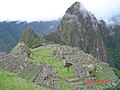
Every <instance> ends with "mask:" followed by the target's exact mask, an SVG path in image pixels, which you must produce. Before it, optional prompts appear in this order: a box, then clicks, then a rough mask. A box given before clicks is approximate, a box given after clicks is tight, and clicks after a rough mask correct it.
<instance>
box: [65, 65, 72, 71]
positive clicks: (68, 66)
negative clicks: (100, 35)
mask: <svg viewBox="0 0 120 90" xmlns="http://www.w3.org/2000/svg"><path fill="white" fill-rule="evenodd" d="M70 66H72V63H65V66H64V67H67V68H68V69H67V70H68V72H69V68H70Z"/></svg>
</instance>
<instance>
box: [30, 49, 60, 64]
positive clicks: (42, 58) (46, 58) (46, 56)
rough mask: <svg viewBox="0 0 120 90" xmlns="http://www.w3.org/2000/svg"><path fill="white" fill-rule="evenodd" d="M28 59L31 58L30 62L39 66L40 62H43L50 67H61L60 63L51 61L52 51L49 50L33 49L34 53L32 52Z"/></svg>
mask: <svg viewBox="0 0 120 90" xmlns="http://www.w3.org/2000/svg"><path fill="white" fill-rule="evenodd" d="M56 56H57V55H56ZM56 56H55V58H56ZM30 57H31V58H32V61H33V62H34V63H35V64H40V62H44V63H46V64H48V65H51V66H62V62H61V61H59V60H52V59H51V57H53V51H51V50H38V49H35V51H33V50H32V53H31V55H30Z"/></svg>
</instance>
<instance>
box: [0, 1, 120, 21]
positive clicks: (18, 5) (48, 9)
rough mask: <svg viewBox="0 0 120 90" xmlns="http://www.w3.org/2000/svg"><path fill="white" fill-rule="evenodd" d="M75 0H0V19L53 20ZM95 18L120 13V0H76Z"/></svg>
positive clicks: (61, 14)
mask: <svg viewBox="0 0 120 90" xmlns="http://www.w3.org/2000/svg"><path fill="white" fill-rule="evenodd" d="M75 1H76V0H0V21H4V20H12V21H13V20H25V21H36V20H37V21H40V20H45V21H47V20H55V19H59V18H61V17H62V16H63V15H64V14H65V11H66V10H67V8H68V7H70V6H71V5H72V4H73V3H74V2H75ZM77 1H80V2H82V4H83V5H84V7H85V8H86V9H87V10H88V11H91V12H92V13H93V14H94V15H95V16H96V17H97V18H102V19H106V18H109V17H111V16H113V15H114V14H118V13H119V14H120V0H77Z"/></svg>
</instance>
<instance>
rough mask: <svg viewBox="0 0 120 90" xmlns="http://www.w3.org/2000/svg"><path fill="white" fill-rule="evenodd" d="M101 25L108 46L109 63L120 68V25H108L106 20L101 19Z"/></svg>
mask: <svg viewBox="0 0 120 90" xmlns="http://www.w3.org/2000/svg"><path fill="white" fill-rule="evenodd" d="M99 27H100V30H101V34H102V37H103V40H104V44H105V45H106V47H107V54H108V59H109V63H110V65H111V66H114V67H116V68H117V69H119V70H120V25H117V24H109V25H108V24H106V23H105V22H104V21H100V23H99Z"/></svg>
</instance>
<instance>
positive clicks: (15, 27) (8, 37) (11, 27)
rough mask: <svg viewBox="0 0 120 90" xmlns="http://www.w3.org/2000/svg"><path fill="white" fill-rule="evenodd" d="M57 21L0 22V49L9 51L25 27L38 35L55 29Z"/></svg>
mask: <svg viewBox="0 0 120 90" xmlns="http://www.w3.org/2000/svg"><path fill="white" fill-rule="evenodd" d="M59 22H60V21H59V20H58V21H47V22H43V21H40V22H37V21H36V22H35V21H34V22H30V23H27V22H20V21H11V22H7V21H4V22H0V51H3V52H9V51H10V50H11V49H12V48H13V47H14V46H15V45H17V43H18V42H19V37H20V35H21V34H22V33H23V31H24V30H26V28H32V29H33V30H34V31H35V32H36V33H37V34H38V36H43V35H45V34H48V33H50V32H54V31H56V29H57V27H58V24H59Z"/></svg>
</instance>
